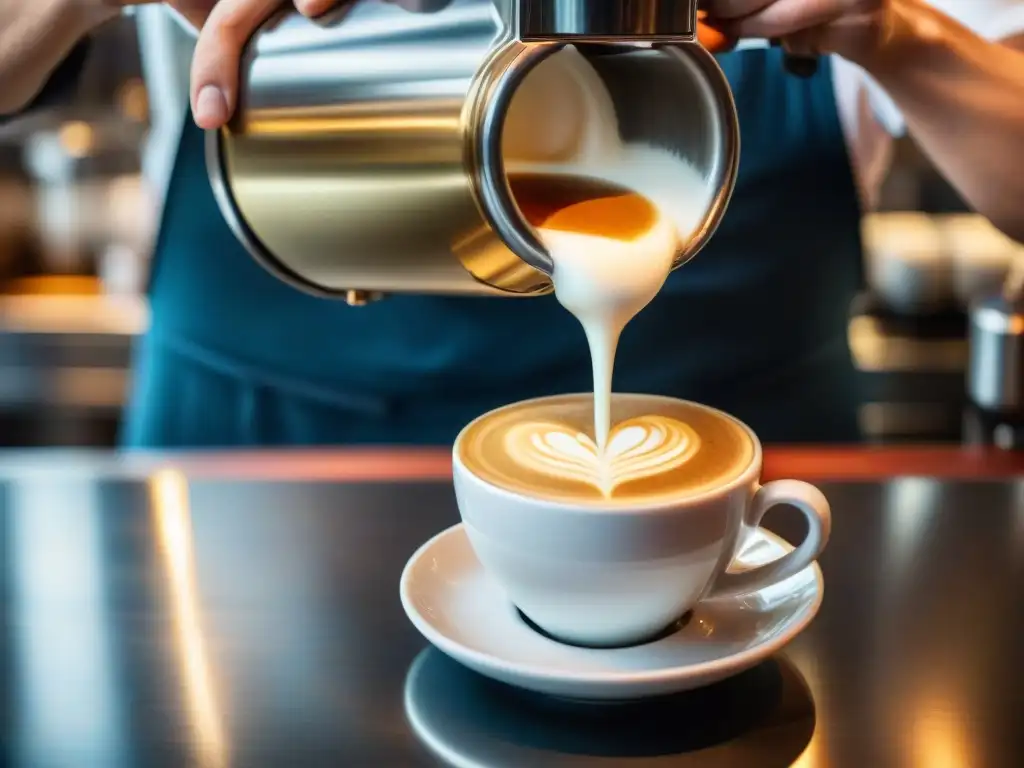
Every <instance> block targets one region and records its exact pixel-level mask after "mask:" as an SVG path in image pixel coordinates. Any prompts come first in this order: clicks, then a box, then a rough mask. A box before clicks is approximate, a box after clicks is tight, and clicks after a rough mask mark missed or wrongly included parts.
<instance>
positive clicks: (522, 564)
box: [454, 395, 832, 647]
mask: <svg viewBox="0 0 1024 768" xmlns="http://www.w3.org/2000/svg"><path fill="white" fill-rule="evenodd" d="M563 397H567V398H573V397H579V396H578V395H569V396H563ZM644 398H645V399H648V396H644ZM558 399H560V398H543V399H542V400H539V401H536V402H553V401H557V400H558ZM649 399H650V401H651V410H652V412H656V411H657V409H658V405H659V403H674V402H678V401H674V400H672V399H671V398H663V397H656V396H650V397H649ZM697 407H700V408H705V409H706V410H710V411H714V409H711V408H706V406H697ZM499 410H500V409H499ZM492 413H493V412H492ZM715 413H719V414H720V415H721V416H723V417H725V418H728V419H732V420H733V421H735V422H736V423H737V424H740V425H741V426H742V427H743V429H744V430H745V431H746V433H747V434H748V435H749V437H750V439H751V441H753V446H754V451H753V458H752V459H751V462H750V464H749V466H748V467H747V468H746V469H745V470H743V471H742V472H741V473H740V474H739V475H738V476H736V477H734V478H733V479H731V480H729V481H727V482H724V483H722V485H721V486H719V487H717V488H714V489H713V490H709V491H707V492H704V493H701V494H700V495H698V496H689V497H687V498H680V499H678V500H673V499H672V498H668V499H661V500H659V501H657V502H656V503H638V504H636V505H629V506H622V505H621V504H619V505H614V504H602V503H599V502H580V503H578V504H576V503H565V502H560V501H553V500H549V499H544V498H541V497H534V496H528V495H524V494H520V493H513V492H511V491H508V490H506V489H504V488H500V487H497V486H495V485H492V484H491V483H488V482H487V481H485V480H483V479H481V478H480V477H479V476H478V475H476V474H474V473H473V472H472V471H470V470H469V469H468V468H467V467H466V465H465V463H463V461H462V460H461V458H460V452H461V451H460V443H461V440H462V434H465V430H464V431H463V433H462V434H460V435H459V437H458V438H457V439H456V441H455V448H454V479H455V494H456V498H457V499H458V505H459V512H460V514H461V515H462V521H463V523H464V524H465V529H466V533H467V535H468V536H469V541H470V543H471V544H472V547H473V550H474V551H475V552H476V555H477V557H478V558H479V559H480V562H481V563H482V564H483V566H484V568H485V569H486V570H487V571H488V572H489V573H490V574H491V576H492V577H493V578H494V579H495V580H496V581H497V582H498V583H499V584H500V585H501V586H502V587H503V589H504V591H505V593H506V594H507V596H508V597H509V599H510V601H511V602H512V603H513V604H514V605H515V606H516V607H517V608H518V609H519V610H520V611H522V613H523V614H524V615H525V616H526V617H527V618H529V619H530V620H531V621H532V622H534V624H536V625H537V626H538V627H540V628H541V629H542V630H544V631H545V632H547V633H548V634H549V635H551V636H552V637H554V638H557V639H559V640H562V641H564V642H567V643H571V644H576V645H583V646H593V647H614V646H627V645H635V644H638V643H641V642H644V641H645V640H648V639H650V638H652V637H654V636H657V635H658V634H660V633H661V632H662V631H664V630H665V629H666V628H668V627H669V626H671V625H672V624H673V623H674V622H676V621H677V620H679V619H680V618H682V617H683V616H684V615H685V614H686V613H687V612H688V611H689V610H690V609H691V608H693V607H694V605H696V604H697V603H698V602H699V601H701V600H705V599H714V598H717V597H722V596H726V595H737V594H746V593H750V592H754V591H756V590H759V589H762V588H764V587H766V586H770V585H772V584H776V583H778V582H781V581H784V580H785V579H788V578H790V577H791V576H793V575H794V574H796V573H798V572H800V571H801V570H803V569H804V568H806V567H807V566H809V565H810V564H811V563H813V562H814V561H815V559H817V557H818V556H819V555H820V554H821V552H822V550H823V549H824V547H825V544H826V543H827V541H828V537H829V532H830V529H831V520H832V518H831V512H830V509H829V504H828V501H827V500H826V499H825V496H824V495H823V494H822V493H821V491H819V490H818V489H817V488H815V487H814V486H812V485H809V484H807V483H804V482H800V481H798V480H776V481H774V482H770V483H767V484H765V485H761V484H760V482H759V478H760V475H761V461H762V458H761V455H762V454H761V443H760V442H759V441H758V439H757V436H756V435H755V434H754V433H753V431H752V430H750V428H749V427H747V426H746V425H744V424H742V423H741V422H739V421H738V420H736V419H733V417H732V416H729V415H728V414H724V413H721V412H719V411H715ZM480 418H487V416H486V415H485V416H481V417H480ZM474 423H475V422H474ZM470 426H472V425H470ZM468 428H469V427H467V429H468ZM780 504H790V505H792V506H794V507H796V508H797V509H799V510H800V511H801V512H802V513H803V514H804V516H805V517H806V518H807V523H808V533H807V536H806V538H805V539H804V540H803V542H802V543H801V544H800V545H799V546H798V547H797V548H796V549H795V550H794V551H793V552H791V553H789V554H787V555H785V556H784V557H783V558H781V559H780V560H777V561H775V562H773V563H770V564H768V565H766V566H763V567H760V568H757V569H754V570H748V571H746V572H742V573H733V572H731V571H728V567H729V565H730V563H731V562H732V561H733V559H734V557H735V555H736V553H737V550H738V548H739V546H740V545H741V543H742V537H743V533H744V531H745V530H746V529H748V528H755V527H757V526H758V525H759V524H760V522H761V519H762V518H763V517H764V515H765V513H767V512H768V510H769V509H771V508H772V507H775V506H777V505H780Z"/></svg>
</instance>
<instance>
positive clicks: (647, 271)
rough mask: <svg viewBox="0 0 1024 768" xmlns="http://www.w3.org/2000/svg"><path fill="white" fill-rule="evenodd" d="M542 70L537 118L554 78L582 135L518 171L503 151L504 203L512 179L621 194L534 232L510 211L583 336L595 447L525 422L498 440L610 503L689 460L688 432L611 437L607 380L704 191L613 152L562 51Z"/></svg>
mask: <svg viewBox="0 0 1024 768" xmlns="http://www.w3.org/2000/svg"><path fill="white" fill-rule="evenodd" d="M552 60H557V62H556V63H557V64H558V65H559V66H560V67H561V69H558V70H556V69H554V66H553V65H548V68H549V70H551V73H550V74H548V73H546V76H547V77H548V78H551V79H549V80H548V81H547V85H546V86H545V91H544V92H543V93H542V95H541V97H540V98H542V99H545V100H547V101H548V102H549V103H548V104H546V105H545V106H546V107H547V108H549V109H551V108H557V103H558V99H557V98H556V95H555V94H554V89H553V87H552V85H551V83H552V82H558V80H557V78H561V79H562V81H563V82H568V81H569V80H571V81H572V82H574V83H575V84H576V85H577V86H582V87H577V88H575V89H574V90H572V98H571V99H570V98H569V94H568V93H566V95H565V100H566V103H571V104H573V106H574V108H575V109H576V110H577V111H578V110H579V109H580V102H581V100H582V101H585V102H586V103H585V104H584V106H583V112H584V118H585V119H583V120H580V117H579V114H577V115H576V118H575V123H574V127H575V128H576V130H577V132H578V131H580V130H585V131H586V134H585V135H584V134H580V135H575V136H573V135H571V134H570V133H568V132H566V131H565V130H564V125H563V130H560V131H550V132H547V133H546V134H545V135H547V136H550V137H551V142H552V143H551V145H550V146H549V147H546V148H543V149H541V150H534V151H533V156H532V157H527V158H526V159H516V158H512V159H510V158H508V156H507V155H508V147H509V140H507V141H506V169H507V171H508V172H509V174H510V178H511V179H512V181H513V183H512V187H513V193H515V192H516V184H515V183H514V179H515V177H516V175H517V174H531V175H533V176H539V175H542V176H543V177H546V178H548V179H552V178H558V177H561V178H573V179H577V180H580V181H585V180H587V179H590V180H594V181H600V182H606V183H609V184H611V185H615V186H616V187H619V188H621V189H622V194H614V193H611V194H607V195H604V196H599V197H597V198H596V199H584V200H581V201H579V202H575V203H572V204H570V205H568V206H566V207H564V208H561V209H559V210H556V211H554V212H552V213H551V214H550V215H549V216H546V217H545V218H544V219H543V220H536V218H535V217H531V216H530V214H529V212H528V211H526V210H525V208H524V205H523V203H520V207H521V208H524V214H525V215H527V218H530V219H531V223H532V224H533V225H534V227H535V229H536V231H537V234H538V237H539V239H540V240H541V242H542V243H543V245H544V246H545V247H546V248H547V250H548V252H549V253H550V255H551V259H552V262H553V264H554V274H553V275H552V279H553V282H554V286H555V295H556V297H557V299H558V301H559V302H560V303H561V304H562V306H563V307H565V308H566V309H567V310H568V311H569V312H571V313H572V314H573V315H574V316H575V317H576V318H577V319H578V320H579V322H580V323H581V325H582V326H583V330H584V332H585V334H586V338H587V343H588V345H589V347H590V355H591V361H592V365H593V381H594V398H593V411H594V414H593V429H594V435H593V438H591V437H590V436H588V435H586V434H584V433H582V432H574V431H573V430H571V429H567V428H566V426H565V424H564V423H559V422H557V421H545V420H526V421H522V422H518V423H516V424H515V425H513V426H511V427H510V428H508V429H507V430H506V432H505V433H504V435H505V439H504V449H505V451H506V452H507V453H508V454H509V456H510V458H513V459H515V460H516V462H517V463H518V464H519V465H520V467H521V468H522V469H524V470H527V471H530V472H535V473H538V474H540V475H547V476H550V477H557V478H561V479H562V480H564V481H566V482H570V481H572V482H576V481H583V482H586V483H588V484H590V485H591V486H593V487H596V488H598V489H599V490H600V491H601V493H602V494H603V495H604V496H605V497H610V496H611V495H612V494H613V493H614V491H615V490H616V488H618V487H621V486H623V485H626V484H628V483H630V482H634V481H638V480H642V479H643V478H645V477H650V476H653V475H656V474H657V473H659V472H670V471H671V470H673V469H677V468H678V467H679V466H681V465H682V464H683V463H685V462H687V461H689V460H690V459H692V457H693V456H694V455H695V454H696V453H697V452H698V451H699V449H700V442H701V438H700V436H699V434H698V433H697V431H695V430H694V429H693V428H692V427H691V426H690V425H689V424H687V423H685V422H684V421H680V420H678V419H676V418H672V417H671V416H669V415H666V414H660V415H659V414H644V415H634V416H633V417H632V418H630V419H627V420H626V422H624V423H620V424H617V425H616V427H615V428H614V429H613V427H612V407H611V403H612V373H613V369H614V361H615V353H616V349H617V347H618V342H619V337H620V335H621V333H622V331H623V329H624V328H625V326H626V324H627V323H628V322H629V321H630V320H631V319H633V317H635V316H636V314H637V313H638V312H640V310H642V309H643V308H644V307H646V306H647V304H648V303H650V301H651V300H652V299H653V298H654V297H655V296H656V295H657V294H658V292H659V291H660V290H661V288H662V286H663V285H664V284H665V281H666V279H667V278H668V275H669V273H670V271H671V268H672V264H673V261H674V260H675V257H676V254H677V253H678V252H679V251H680V249H681V248H682V246H683V245H685V243H686V242H687V241H688V240H689V239H690V238H691V237H692V236H693V235H694V234H695V232H696V230H697V228H698V227H699V226H700V224H701V222H702V220H703V218H704V215H705V212H706V211H707V208H708V205H709V203H710V196H711V194H712V191H711V190H710V189H709V185H708V184H707V183H706V181H705V179H704V178H703V177H702V176H701V175H700V174H699V173H698V172H697V171H696V170H695V169H694V168H693V167H692V166H691V165H690V164H689V163H688V162H687V161H686V160H685V159H683V158H681V157H679V156H678V155H675V154H674V153H672V152H670V151H668V150H665V149H661V148H657V147H652V146H648V145H633V144H623V143H621V142H620V141H619V139H618V125H617V119H616V116H615V113H614V108H613V107H612V103H611V99H610V97H609V96H608V93H607V90H606V89H605V87H604V85H603V83H602V82H601V80H600V78H599V77H598V76H597V74H596V72H594V70H593V69H592V67H591V66H590V64H589V63H588V62H587V61H586V59H584V58H583V56H581V55H580V54H579V53H577V52H576V51H575V50H574V49H572V48H567V49H565V50H564V51H562V52H561V53H559V54H557V55H556V56H554V57H552V59H550V60H549V61H552ZM567 78H568V80H567ZM528 84H529V83H528ZM528 84H527V85H528ZM524 88H526V85H524ZM527 112H528V110H527V109H525V108H524V107H522V105H521V104H520V105H519V106H518V107H517V105H516V104H515V102H514V103H513V109H512V110H511V114H510V120H512V121H519V122H520V123H523V125H522V127H521V128H520V130H529V126H527V125H526V124H525V123H524V122H523V121H524V115H525V114H526V113H527ZM534 117H536V115H534ZM556 124H560V123H556ZM506 130H509V126H508V124H507V125H506ZM532 130H533V131H535V132H536V131H538V130H541V131H543V130H544V129H543V128H538V127H537V126H534V127H533V129H532ZM512 141H514V139H512ZM555 143H557V146H556V145H555ZM519 154H520V156H522V153H521V152H520V153H519ZM559 155H561V156H560V157H559ZM627 190H629V191H630V192H627ZM517 199H518V198H517ZM526 202H528V200H527V201H526Z"/></svg>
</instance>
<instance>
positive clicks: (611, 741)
mask: <svg viewBox="0 0 1024 768" xmlns="http://www.w3.org/2000/svg"><path fill="white" fill-rule="evenodd" d="M404 699H405V714H406V718H407V719H408V721H409V724H410V725H411V727H412V729H413V731H414V732H415V733H416V735H417V737H418V738H419V739H420V740H421V741H422V742H423V744H424V746H426V747H427V749H429V750H430V751H431V752H432V753H433V754H434V755H436V756H437V757H439V758H441V759H442V760H444V761H445V763H447V764H448V765H452V766H456V767H457V768H484V767H485V766H486V768H506V767H507V768H513V767H514V768H522V766H527V765H528V766H530V767H531V768H545V766H549V765H551V766H554V765H562V764H564V763H565V761H566V760H570V761H571V760H572V759H573V758H575V759H577V760H583V759H587V760H594V761H599V760H612V759H615V760H620V761H631V760H635V761H637V762H638V763H642V764H643V765H644V766H646V767H647V768H652V767H653V766H658V765H666V766H667V765H672V766H688V765H694V766H697V765H709V764H719V763H718V762H715V761H724V762H729V761H730V760H736V759H739V760H740V761H741V763H740V764H744V763H742V760H743V759H749V756H750V755H751V754H755V751H754V750H763V751H761V752H760V754H759V755H758V763H757V764H758V766H759V768H783V766H791V765H793V764H794V763H796V762H797V761H798V760H799V758H800V756H801V755H802V754H804V752H805V751H806V750H807V749H808V746H809V745H810V744H811V743H812V739H813V737H814V734H815V725H816V720H817V719H816V714H815V705H814V701H813V698H812V696H811V693H810V689H809V687H808V685H807V683H806V681H805V680H804V678H803V676H802V675H801V673H800V671H799V670H798V669H797V668H796V667H795V666H794V665H793V664H792V663H791V662H789V661H788V660H787V659H786V657H785V656H779V657H776V658H775V659H772V660H770V661H768V662H765V663H764V664H761V665H760V666H757V667H755V668H753V669H751V670H748V671H746V672H743V673H741V674H739V675H737V676H735V677H732V678H729V679H727V680H724V681H722V682H720V683H716V684H714V685H711V686H708V687H707V688H702V689H698V690H695V691H689V692H687V693H684V694H679V695H673V696H665V697H660V698H654V699H649V700H646V701H636V702H622V703H607V702H605V703H597V702H595V703H582V702H578V701H570V700H564V699H559V698H555V697H550V696H545V695H542V694H536V693H529V692H526V691H521V690H518V689H515V688H512V687H510V686H507V685H504V684H503V683H498V682H495V681H493V680H490V679H488V678H485V677H482V676H480V675H478V674H477V673H475V672H472V671H471V670H469V669H466V668H465V667H463V666H461V665H460V664H458V663H456V662H455V661H453V660H452V659H450V658H448V657H447V656H445V655H444V654H443V653H441V652H440V651H437V650H436V649H433V648H428V649H427V650H425V651H423V652H422V653H421V654H420V655H419V656H417V657H416V659H415V661H414V662H413V663H412V666H411V667H410V668H409V672H408V673H407V675H406V679H405V692H404ZM768 733H771V734H772V738H771V739H770V740H768V739H766V734H768ZM769 744H770V752H769V751H768V749H769V747H768V745H769Z"/></svg>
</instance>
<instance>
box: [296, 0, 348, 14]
mask: <svg viewBox="0 0 1024 768" xmlns="http://www.w3.org/2000/svg"><path fill="white" fill-rule="evenodd" d="M336 5H344V3H342V2H339V0H295V8H296V9H297V10H298V12H299V13H301V14H302V15H303V16H306V17H307V18H310V19H315V18H316V17H317V16H323V15H324V14H325V13H327V12H328V11H329V10H331V8H333V7H334V6H336Z"/></svg>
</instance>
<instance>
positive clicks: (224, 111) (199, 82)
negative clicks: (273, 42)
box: [168, 0, 449, 128]
mask: <svg viewBox="0 0 1024 768" xmlns="http://www.w3.org/2000/svg"><path fill="white" fill-rule="evenodd" d="M347 2H349V0H294V3H295V7H296V8H297V9H298V10H299V12H301V13H302V14H303V15H305V16H308V17H310V18H314V17H316V16H321V15H323V14H324V13H326V12H327V11H329V10H331V9H332V8H334V7H335V6H338V5H344V4H346V3H347ZM389 2H393V3H395V4H396V5H401V6H402V7H403V8H406V9H407V10H410V11H418V12H430V11H436V10H440V9H441V8H443V7H444V6H446V5H447V4H448V2H449V0H389ZM168 5H170V6H171V7H173V8H174V9H175V10H177V11H178V12H179V13H181V14H182V15H183V16H185V17H186V18H188V19H189V21H191V22H192V23H193V24H195V25H196V26H197V27H201V31H200V33H199V40H198V42H197V43H196V50H195V55H194V56H193V58H192V85H191V88H190V101H191V103H192V115H193V117H194V118H195V121H196V124H197V125H199V127H200V128H219V127H220V126H222V125H224V123H226V122H227V121H228V119H229V118H230V117H231V114H232V113H233V112H234V111H235V105H236V104H237V103H238V68H239V63H240V59H241V56H242V49H243V48H244V47H245V44H246V43H247V42H248V41H249V38H250V37H251V36H252V34H253V32H255V31H256V29H257V28H258V27H259V26H260V24H262V23H263V22H264V21H266V20H267V19H268V18H269V17H270V16H271V15H272V14H273V13H274V12H275V11H277V10H279V9H280V8H281V7H282V2H281V0H168Z"/></svg>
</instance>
